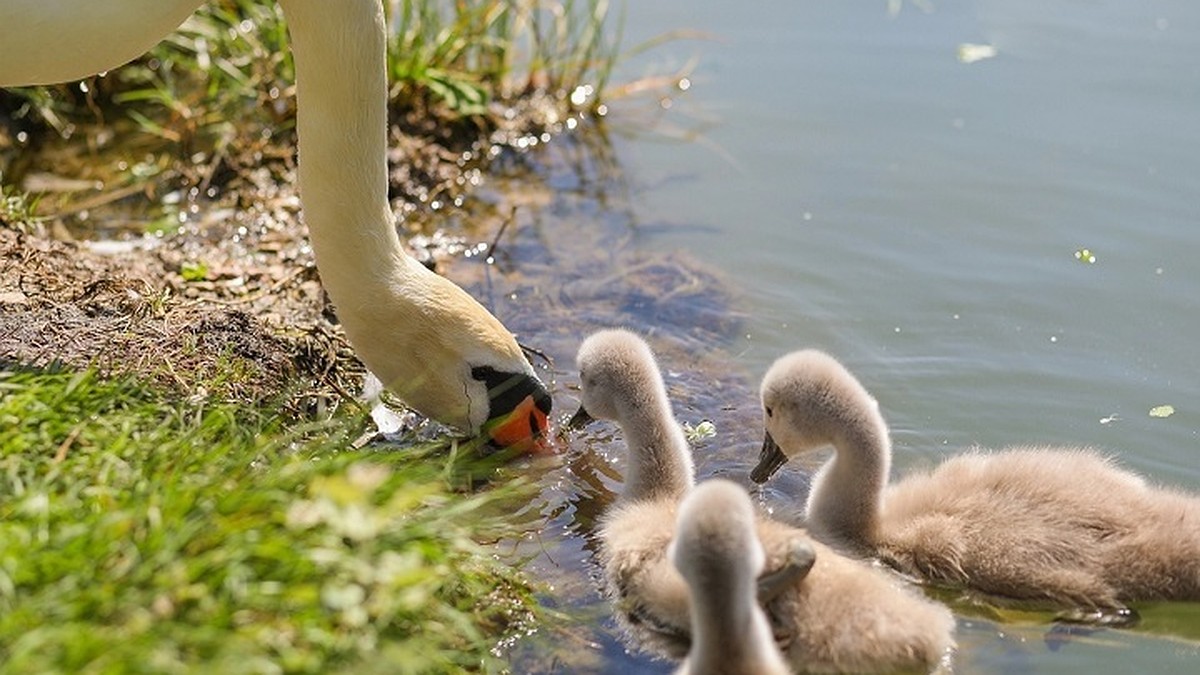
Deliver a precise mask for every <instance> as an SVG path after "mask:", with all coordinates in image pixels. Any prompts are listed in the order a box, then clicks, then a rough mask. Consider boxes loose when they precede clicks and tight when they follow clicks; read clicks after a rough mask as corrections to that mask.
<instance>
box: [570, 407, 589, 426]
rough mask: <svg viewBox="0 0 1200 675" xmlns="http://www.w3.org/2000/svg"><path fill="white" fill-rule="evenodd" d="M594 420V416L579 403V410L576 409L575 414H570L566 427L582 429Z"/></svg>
mask: <svg viewBox="0 0 1200 675" xmlns="http://www.w3.org/2000/svg"><path fill="white" fill-rule="evenodd" d="M594 421H596V418H595V417H592V415H591V413H589V412H588V411H587V410H586V409H585V408H584V407H583V406H582V405H580V406H579V410H576V411H575V414H574V415H572V416H571V419H570V420H568V421H567V428H568V429H582V428H584V427H586V426H587V425H589V424H591V423H592V422H594Z"/></svg>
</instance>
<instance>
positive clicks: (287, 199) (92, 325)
mask: <svg viewBox="0 0 1200 675" xmlns="http://www.w3.org/2000/svg"><path fill="white" fill-rule="evenodd" d="M522 105H523V106H524V107H523V108H522V110H521V112H520V114H517V115H510V116H508V117H509V118H510V119H512V120H513V122H512V124H511V125H508V126H505V127H502V128H499V129H493V130H489V131H486V132H485V131H483V130H478V131H477V133H476V134H475V135H474V136H473V137H472V136H469V135H467V134H464V133H463V130H462V129H458V130H457V131H455V133H452V134H448V133H446V132H445V130H438V129H433V128H429V126H428V123H427V122H423V121H421V120H419V119H416V118H410V119H407V120H401V121H400V122H399V123H397V124H396V125H394V126H393V131H392V134H391V135H392V148H393V149H392V150H391V152H390V156H389V159H390V161H391V164H392V170H391V172H390V173H391V178H392V185H391V194H392V196H393V204H394V207H395V211H396V213H397V214H398V216H399V217H400V218H402V219H404V220H405V222H406V227H405V229H406V230H421V229H423V226H422V222H424V221H427V220H428V219H429V217H430V215H431V214H432V213H434V212H436V211H445V210H449V207H450V206H452V205H453V204H457V203H461V201H462V199H463V195H464V194H466V193H467V192H469V191H470V190H471V189H472V187H473V186H475V185H477V184H478V183H479V182H481V181H480V178H479V176H480V173H481V170H482V168H481V167H483V166H484V165H485V162H486V161H487V160H488V159H489V158H491V157H495V156H496V155H497V154H499V153H500V152H501V149H502V148H504V147H506V144H507V143H509V142H510V141H511V140H512V139H516V138H520V137H522V135H523V134H528V133H546V131H545V129H546V128H547V124H546V120H545V115H544V114H543V113H542V112H541V110H542V108H540V107H539V106H538V105H537V101H536V99H535V98H531V99H529V100H528V101H525V102H523V104H522ZM4 128H5V127H4V125H0V149H7V150H8V151H9V152H8V155H9V157H8V159H9V160H10V161H8V162H6V164H7V166H8V168H9V169H10V170H9V175H10V176H11V175H12V174H13V171H12V169H13V168H14V167H18V166H19V167H20V168H21V172H22V173H28V174H30V175H35V176H38V177H39V179H40V180H42V181H43V183H47V181H48V184H49V185H50V187H51V188H52V189H54V188H55V187H56V186H62V185H63V184H65V187H64V188H63V189H62V192H63V193H66V194H65V198H64V197H62V196H58V195H52V197H57V199H53V200H47V201H48V202H49V203H51V204H52V206H54V207H57V208H55V209H54V213H53V214H52V215H50V216H49V217H46V218H45V219H44V220H39V221H37V222H35V223H33V224H30V223H6V222H5V221H4V218H3V211H0V365H3V364H10V365H19V366H22V367H33V368H48V367H66V368H72V369H78V368H89V367H90V368H95V369H97V370H99V371H100V372H102V373H104V374H109V375H114V374H130V373H132V374H136V375H138V376H141V377H143V378H148V379H150V380H152V381H153V382H154V383H156V384H158V385H161V386H163V387H166V388H168V389H170V390H172V391H175V392H178V393H179V394H181V395H184V396H189V397H195V398H199V399H205V398H213V399H216V400H222V401H239V402H247V403H254V404H258V403H267V402H281V403H282V404H283V405H284V406H285V407H286V408H287V409H288V410H290V411H292V412H295V413H299V414H307V413H314V412H317V411H321V410H327V409H328V408H330V407H336V406H338V405H341V404H342V403H343V402H345V401H348V400H354V397H355V395H356V394H357V393H358V391H359V390H360V388H361V386H362V380H363V375H364V373H365V370H364V368H363V366H362V364H361V363H360V362H359V361H358V360H357V359H356V358H355V356H354V353H353V350H352V349H351V348H350V346H349V344H348V343H347V341H346V339H345V337H344V335H343V333H342V331H341V329H340V328H339V326H338V323H337V319H336V316H335V314H334V312H333V308H332V306H331V305H330V304H329V302H328V299H327V298H326V297H325V294H324V292H323V290H322V288H321V284H320V278H319V275H318V273H317V269H316V266H315V263H314V261H313V256H312V251H311V248H310V247H309V244H308V242H307V239H306V231H305V229H304V227H303V226H302V224H301V218H300V204H299V199H298V197H297V195H296V192H295V187H294V185H295V166H294V161H293V157H292V154H291V152H290V151H289V149H288V148H286V147H284V146H285V145H286V144H287V143H289V142H290V140H289V139H288V138H284V139H281V140H277V141H276V143H277V144H278V145H276V146H271V147H262V146H257V147H250V148H245V149H244V151H243V152H241V153H238V154H232V155H229V156H225V157H222V158H221V160H220V161H219V162H194V163H187V162H183V161H179V162H178V163H176V164H174V166H173V167H172V168H171V169H170V170H168V171H163V172H160V173H159V174H157V175H156V176H155V179H154V180H150V181H147V182H145V183H144V184H142V185H141V186H137V187H138V188H139V189H135V190H130V189H128V187H118V188H115V189H112V190H109V191H108V192H107V195H112V197H113V198H111V199H109V198H108V197H107V195H106V193H105V192H104V191H103V189H101V190H100V191H97V190H96V189H95V188H94V187H92V186H93V185H94V184H95V185H99V184H100V183H101V182H99V181H92V180H78V179H73V178H63V177H61V176H57V175H55V174H54V173H49V172H50V171H53V170H54V169H56V168H58V170H59V171H62V172H64V173H68V172H74V171H78V172H79V174H80V175H83V176H90V175H92V167H88V166H82V167H81V166H80V164H81V163H82V164H87V162H88V160H89V158H90V159H91V162H92V163H93V164H102V163H104V162H107V161H108V160H107V159H106V158H102V157H99V156H96V157H92V156H91V153H87V152H81V151H80V149H79V147H78V144H77V143H75V144H70V143H59V144H56V143H52V142H51V143H36V144H29V148H30V150H29V152H26V153H23V154H17V155H16V157H15V158H13V156H12V155H13V154H14V153H13V149H14V147H16V146H17V144H16V143H13V142H12V136H11V135H9V136H8V138H7V139H6V138H3V137H4V136H5V133H4V131H3V129H4ZM530 130H532V131H530ZM6 141H7V142H6ZM492 148H496V149H495V150H492ZM30 154H36V156H34V157H31V156H30ZM64 165H66V166H67V167H69V168H67V169H66V171H63V170H62V169H61V167H62V166H64ZM39 167H40V168H41V169H42V173H39V172H38V169H39ZM46 176H49V177H50V178H49V179H47V178H46ZM81 187H83V188H85V189H82V190H81V189H80V188H81ZM164 195H166V198H165V199H164ZM201 195H203V197H201ZM72 199H73V200H74V201H72ZM163 202H175V203H178V204H179V207H178V214H180V215H179V219H180V220H182V221H183V222H182V224H181V225H180V226H179V227H178V229H177V230H175V231H174V232H170V233H163V232H162V230H161V229H159V230H158V234H137V233H134V232H132V231H131V230H144V229H147V228H146V227H145V226H144V225H145V223H147V222H149V219H148V217H147V216H146V215H145V213H144V212H147V211H149V210H151V209H153V208H160V205H161V204H162V203H163ZM79 203H83V204H89V203H90V204H94V205H96V208H79V207H78V204H79ZM443 220H444V219H443ZM97 223H105V225H103V226H100V227H97ZM112 223H121V224H123V226H122V225H117V226H113V225H112ZM97 234H99V235H100V236H115V238H113V239H100V240H94V239H90V237H94V236H96V235H97ZM404 234H405V235H406V238H407V237H408V236H411V235H412V234H413V233H412V232H411V231H409V232H406V233H404ZM420 240H421V241H422V242H423V245H422V247H421V248H420V250H414V251H410V252H411V253H413V254H414V255H416V256H417V257H418V258H419V259H421V260H423V261H424V262H425V263H426V264H427V265H429V266H430V267H432V268H434V269H437V268H438V266H439V265H440V264H443V263H445V262H446V261H448V260H449V259H450V258H451V257H452V256H453V255H455V254H461V253H462V251H461V250H460V249H461V247H458V246H455V241H456V240H455V239H454V238H453V237H447V236H426V237H422V238H421V239H420Z"/></svg>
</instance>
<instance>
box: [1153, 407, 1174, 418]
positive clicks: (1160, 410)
mask: <svg viewBox="0 0 1200 675" xmlns="http://www.w3.org/2000/svg"><path fill="white" fill-rule="evenodd" d="M1174 414H1175V406H1173V405H1156V406H1154V407H1153V408H1151V409H1150V416H1151V417H1170V416H1171V415H1174Z"/></svg>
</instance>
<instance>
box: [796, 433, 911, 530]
mask: <svg viewBox="0 0 1200 675" xmlns="http://www.w3.org/2000/svg"><path fill="white" fill-rule="evenodd" d="M833 446H834V448H835V452H834V455H833V457H832V458H831V459H830V460H829V461H828V462H826V463H825V465H824V466H823V467H821V470H820V471H818V472H817V474H816V476H814V477H813V484H812V491H811V492H810V493H809V495H808V506H807V513H808V517H807V520H808V522H807V524H808V527H809V528H810V529H811V530H813V531H814V532H818V533H821V534H823V535H826V536H829V537H832V538H835V539H837V540H838V541H840V542H843V543H845V544H849V545H852V546H856V547H865V546H869V545H870V544H871V543H872V542H873V541H874V539H875V536H876V534H877V529H878V526H879V512H880V501H881V499H882V494H883V489H884V488H885V487H886V486H887V478H888V472H889V471H890V468H891V461H892V446H891V441H890V440H889V438H888V430H887V425H886V424H885V423H884V421H883V419H882V418H881V417H879V415H877V414H876V415H870V416H868V417H867V419H866V420H865V421H864V423H863V424H861V425H856V426H852V427H849V428H846V429H843V430H841V431H840V432H839V434H838V436H837V437H836V438H834V440H833Z"/></svg>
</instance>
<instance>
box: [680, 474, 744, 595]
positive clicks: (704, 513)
mask: <svg viewBox="0 0 1200 675" xmlns="http://www.w3.org/2000/svg"><path fill="white" fill-rule="evenodd" d="M667 555H668V557H670V559H671V562H672V563H673V564H674V565H675V567H676V569H678V570H679V573H680V574H681V575H682V576H683V578H684V579H686V580H687V581H688V583H689V585H692V586H693V587H697V588H704V589H708V590H712V587H713V585H714V584H721V583H726V584H727V583H729V581H727V580H734V579H741V580H743V581H746V582H747V587H750V586H749V584H750V582H752V581H753V579H755V578H757V577H758V575H759V573H761V572H762V570H763V566H764V565H765V564H766V553H764V551H763V547H762V544H761V543H760V542H759V540H758V535H757V534H756V530H755V525H754V506H753V504H751V502H750V495H748V494H746V490H745V489H744V488H742V487H741V486H740V485H737V484H736V483H733V482H731V481H727V480H723V479H720V478H714V479H710V480H707V481H704V482H703V483H700V484H699V485H698V486H696V487H695V488H693V489H692V490H691V492H689V493H688V495H687V497H685V498H684V500H683V502H682V503H681V504H680V506H679V515H678V516H677V518H676V521H675V538H674V539H673V540H672V541H671V544H670V546H669V547H668V549H667Z"/></svg>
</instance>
